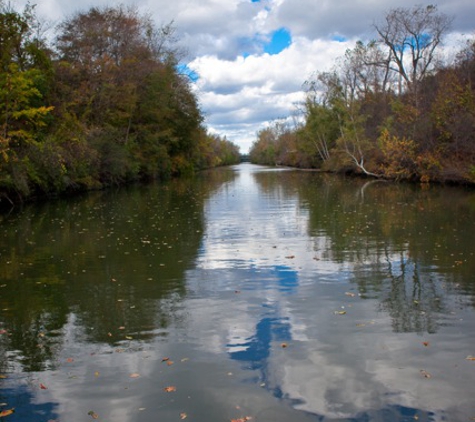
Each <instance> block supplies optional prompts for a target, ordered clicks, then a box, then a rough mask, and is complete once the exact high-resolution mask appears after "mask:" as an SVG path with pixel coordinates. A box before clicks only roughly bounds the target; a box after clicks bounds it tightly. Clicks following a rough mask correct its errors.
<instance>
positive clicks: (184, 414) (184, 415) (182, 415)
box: [180, 412, 188, 420]
mask: <svg viewBox="0 0 475 422" xmlns="http://www.w3.org/2000/svg"><path fill="white" fill-rule="evenodd" d="M187 417H188V415H187V414H186V413H185V412H183V413H180V419H181V420H183V419H186V418H187Z"/></svg>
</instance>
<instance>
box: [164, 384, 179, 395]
mask: <svg viewBox="0 0 475 422" xmlns="http://www.w3.org/2000/svg"><path fill="white" fill-rule="evenodd" d="M163 391H166V392H167V393H171V392H173V391H176V387H174V386H173V385H169V386H168V387H165V388H164V389H163Z"/></svg>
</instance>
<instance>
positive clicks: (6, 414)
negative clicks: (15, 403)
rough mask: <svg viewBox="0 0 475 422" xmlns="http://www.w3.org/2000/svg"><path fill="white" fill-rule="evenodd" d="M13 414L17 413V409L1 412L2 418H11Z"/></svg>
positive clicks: (0, 416)
mask: <svg viewBox="0 0 475 422" xmlns="http://www.w3.org/2000/svg"><path fill="white" fill-rule="evenodd" d="M12 413H15V408H14V407H13V408H11V409H7V410H2V411H1V412H0V418H4V417H5V416H10V415H11V414H12Z"/></svg>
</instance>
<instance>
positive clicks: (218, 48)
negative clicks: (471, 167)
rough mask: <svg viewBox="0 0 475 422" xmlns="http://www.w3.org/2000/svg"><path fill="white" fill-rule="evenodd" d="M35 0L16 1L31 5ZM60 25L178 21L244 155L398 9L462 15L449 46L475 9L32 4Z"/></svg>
mask: <svg viewBox="0 0 475 422" xmlns="http://www.w3.org/2000/svg"><path fill="white" fill-rule="evenodd" d="M26 2H27V0H13V1H12V3H13V4H18V5H19V6H20V7H21V6H23V5H24V4H25V3H26ZM30 3H32V4H36V10H37V14H38V15H39V16H40V17H41V18H44V19H46V20H48V21H49V22H51V23H52V24H55V23H60V22H61V21H62V20H63V19H64V18H65V17H70V16H71V15H72V14H73V13H75V12H78V11H86V10H88V9H89V8H90V7H92V6H96V7H101V6H114V5H118V4H124V5H128V4H130V5H133V6H136V7H138V9H139V10H140V11H141V12H142V13H147V14H150V15H151V16H152V18H153V19H154V21H155V23H156V24H157V26H160V25H162V24H167V23H169V22H171V21H173V23H174V26H175V28H176V31H177V36H178V38H179V42H180V43H181V44H182V45H183V47H185V48H186V50H187V52H188V53H187V56H186V57H185V58H184V59H183V66H187V67H188V69H189V70H190V71H192V72H191V74H192V76H193V89H194V90H195V92H196V94H197V96H198V99H199V102H200V106H201V109H202V111H203V113H204V115H205V124H206V126H207V128H208V130H209V131H210V132H211V133H216V134H218V135H220V136H223V137H226V138H227V139H228V140H230V141H232V142H234V143H235V144H237V145H238V146H239V147H240V149H241V152H242V153H245V152H247V151H248V150H249V148H250V147H251V145H252V143H253V142H254V141H255V140H256V139H257V136H256V135H257V132H258V131H259V130H261V129H263V128H266V127H268V126H269V125H270V124H272V122H274V121H276V120H278V119H285V120H287V121H288V122H289V124H292V123H293V122H295V119H296V116H298V111H299V109H301V107H299V105H301V103H302V101H303V99H304V91H303V84H304V82H305V81H306V80H308V79H309V78H311V77H312V75H314V74H315V73H316V72H320V71H327V70H330V69H331V68H332V66H334V64H335V60H336V59H337V58H339V57H341V56H342V55H343V54H344V52H345V51H346V50H347V49H348V48H353V47H354V45H355V42H356V41H358V40H363V41H365V40H370V39H373V38H375V32H374V30H373V24H374V23H377V22H380V21H381V20H382V19H383V18H384V14H385V13H386V12H387V11H389V10H390V9H391V8H394V7H396V6H397V7H412V6H414V5H415V4H422V5H425V4H436V5H437V6H438V10H439V11H440V12H443V13H445V14H447V15H449V16H451V17H453V18H454V20H453V24H452V29H451V31H452V32H451V33H450V34H449V36H448V38H447V40H448V41H447V44H448V45H451V46H453V48H455V49H459V47H460V46H461V44H460V43H461V41H460V38H468V37H473V36H475V24H474V23H475V2H474V1H473V0H440V1H439V2H429V3H427V2H426V1H417V0H400V1H398V2H397V4H395V3H394V2H393V1H388V0H378V1H375V0H336V1H335V0H333V1H331V0H319V1H317V0H173V1H170V0H121V1H113V0H82V1H81V2H80V4H79V2H73V1H71V0H36V1H35V0H31V1H30Z"/></svg>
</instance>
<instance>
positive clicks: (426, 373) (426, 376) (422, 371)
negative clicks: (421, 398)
mask: <svg viewBox="0 0 475 422" xmlns="http://www.w3.org/2000/svg"><path fill="white" fill-rule="evenodd" d="M421 375H422V376H423V377H424V378H431V377H432V375H431V374H429V373H428V372H427V371H424V370H423V369H421Z"/></svg>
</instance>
